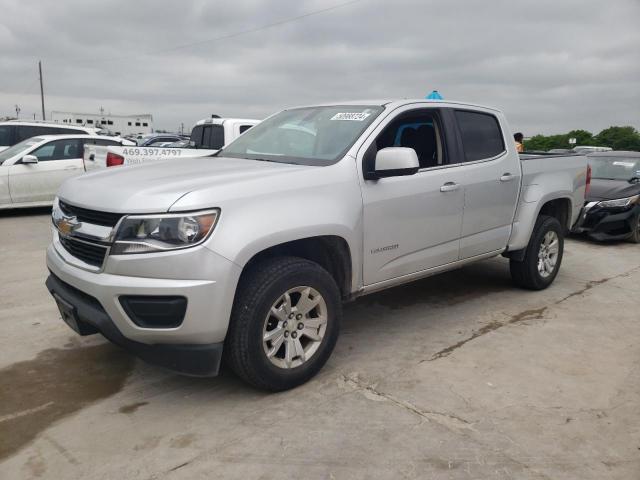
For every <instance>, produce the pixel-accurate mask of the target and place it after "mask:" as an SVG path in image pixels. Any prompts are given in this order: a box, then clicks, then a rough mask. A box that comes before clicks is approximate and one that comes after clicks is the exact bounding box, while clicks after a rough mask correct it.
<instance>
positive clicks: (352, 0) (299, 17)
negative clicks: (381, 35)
mask: <svg viewBox="0 0 640 480" xmlns="http://www.w3.org/2000/svg"><path fill="white" fill-rule="evenodd" d="M362 1H364V0H350V1H348V2H344V3H339V4H338V5H333V6H331V7H327V8H322V9H320V10H314V11H312V12H307V13H303V14H301V15H297V16H295V17H289V18H284V19H282V20H277V21H275V22H271V23H266V24H264V25H260V26H258V27H254V28H249V29H246V30H240V31H238V32H234V33H229V34H225V35H221V36H219V37H214V38H209V39H207V40H200V41H197V42H191V43H185V44H182V45H176V46H174V47H167V48H163V49H159V50H150V51H148V52H145V53H142V54H141V55H133V56H131V55H128V56H126V57H122V56H119V57H112V58H107V59H104V58H102V59H99V60H98V59H96V60H93V59H92V60H86V61H82V60H79V61H76V62H71V63H77V64H91V63H105V62H115V61H123V60H132V59H137V58H143V57H144V56H148V55H157V54H159V53H165V52H172V51H176V50H184V49H186V48H191V47H195V46H198V45H204V44H207V43H212V42H220V41H223V40H229V39H231V38H237V37H240V36H242V35H248V34H250V33H255V32H260V31H262V30H267V29H269V28H273V27H277V26H280V25H284V24H286V23H291V22H295V21H298V20H302V19H305V18H308V17H312V16H315V15H320V14H323V13H327V12H330V11H333V10H338V9H340V8H344V7H347V6H349V5H352V4H354V3H359V2H362Z"/></svg>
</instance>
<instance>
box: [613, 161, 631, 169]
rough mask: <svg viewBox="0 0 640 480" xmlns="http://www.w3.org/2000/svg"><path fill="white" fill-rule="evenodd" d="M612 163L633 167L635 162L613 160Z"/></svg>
mask: <svg viewBox="0 0 640 480" xmlns="http://www.w3.org/2000/svg"><path fill="white" fill-rule="evenodd" d="M613 164H614V165H617V166H619V167H626V168H633V167H634V166H635V164H636V162H613Z"/></svg>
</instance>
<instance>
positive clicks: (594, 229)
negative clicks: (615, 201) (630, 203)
mask: <svg viewBox="0 0 640 480" xmlns="http://www.w3.org/2000/svg"><path fill="white" fill-rule="evenodd" d="M639 215H640V205H635V206H634V207H632V208H629V209H626V210H621V209H614V208H602V207H599V206H597V205H594V206H592V207H591V208H588V209H585V213H584V215H583V218H582V221H581V222H580V224H579V225H578V228H577V229H576V230H577V231H578V232H584V233H586V234H587V235H589V237H591V238H593V239H594V240H625V239H627V238H629V236H631V234H632V233H633V228H635V226H636V225H637V221H638V216H639Z"/></svg>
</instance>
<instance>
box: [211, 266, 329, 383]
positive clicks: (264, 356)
mask: <svg viewBox="0 0 640 480" xmlns="http://www.w3.org/2000/svg"><path fill="white" fill-rule="evenodd" d="M249 268H250V269H249V270H248V271H247V272H245V273H244V274H243V276H242V278H241V280H240V284H239V285H238V289H237V293H236V298H235V301H234V305H233V310H232V313H231V321H230V323H229V330H228V332H227V337H226V340H225V348H224V356H225V360H226V362H227V364H228V365H229V366H230V367H231V369H232V370H233V371H234V372H235V373H236V374H237V375H238V376H239V377H240V378H242V379H243V380H244V381H246V382H247V383H249V384H251V385H253V386H254V387H257V388H259V389H263V390H269V391H273V392H277V391H282V390H288V389H291V388H294V387H297V386H298V385H301V384H303V383H305V382H306V381H308V380H309V379H310V378H312V377H313V376H314V375H315V374H316V373H318V371H319V370H320V369H321V368H322V367H323V366H324V364H325V363H326V361H327V360H328V358H329V356H330V355H331V352H332V351H333V348H334V346H335V344H336V341H337V339H338V333H339V331H340V321H341V318H342V303H341V300H340V291H339V289H338V286H337V285H336V283H335V281H334V279H333V278H332V277H331V275H330V274H329V273H328V272H327V271H326V270H325V269H323V268H322V267H321V266H320V265H318V264H316V263H314V262H311V261H308V260H305V259H303V258H298V257H276V258H271V259H267V260H264V261H262V262H260V263H258V264H256V265H253V266H252V267H249ZM307 289H308V290H307ZM286 292H289V296H288V297H286ZM303 296H304V298H306V300H308V301H310V302H311V303H309V304H307V305H311V304H313V302H316V301H317V302H318V303H317V305H316V306H315V307H313V308H312V309H311V310H310V311H309V312H308V313H307V314H305V315H304V316H303V315H302V314H301V313H300V312H302V311H304V310H305V308H303V306H301V305H302V303H301V302H302V299H303ZM287 298H288V299H289V300H288V302H287V300H286V299H287ZM278 302H282V303H278ZM277 305H279V306H278V308H276V306H277ZM287 305H288V308H287ZM272 307H273V308H272ZM298 307H300V310H297V308H298ZM274 312H275V313H277V316H276V315H275V314H274ZM291 315H294V318H293V320H289V319H290V318H291ZM299 316H300V317H302V318H301V319H299V318H298V317H299ZM325 318H326V322H324V324H323V323H322V321H323V320H322V319H325ZM291 321H292V322H293V324H292V323H290V322H291ZM302 322H308V323H305V324H303V323H302ZM293 325H295V326H293ZM300 325H303V326H302V327H301V326H300ZM322 325H324V327H323V326H322ZM316 327H317V328H316ZM268 328H271V330H267V329H268ZM292 328H295V330H293V331H289V330H290V329H292ZM278 329H281V330H278ZM285 332H286V333H285ZM306 332H310V333H306ZM314 332H315V333H314ZM275 334H277V338H275V337H274V340H273V341H272V340H269V341H265V338H266V337H267V336H268V335H275ZM309 334H312V335H314V336H315V339H313V340H312V338H311V337H307V335H309ZM285 335H286V337H285ZM294 338H295V339H297V343H295V342H296V340H294ZM317 338H320V340H317ZM278 341H280V343H278ZM298 348H302V349H303V350H304V355H297V354H298V353H300V351H299V350H298ZM289 352H293V353H295V354H296V356H295V357H294V356H293V353H292V354H291V356H290V357H289V356H288V353H289ZM269 353H272V355H271V356H269ZM276 363H277V364H276Z"/></svg>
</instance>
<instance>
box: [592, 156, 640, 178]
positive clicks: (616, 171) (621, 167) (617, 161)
mask: <svg viewBox="0 0 640 480" xmlns="http://www.w3.org/2000/svg"><path fill="white" fill-rule="evenodd" d="M589 165H591V177H592V178H602V179H607V180H631V179H632V178H640V154H638V156H637V157H589Z"/></svg>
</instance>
